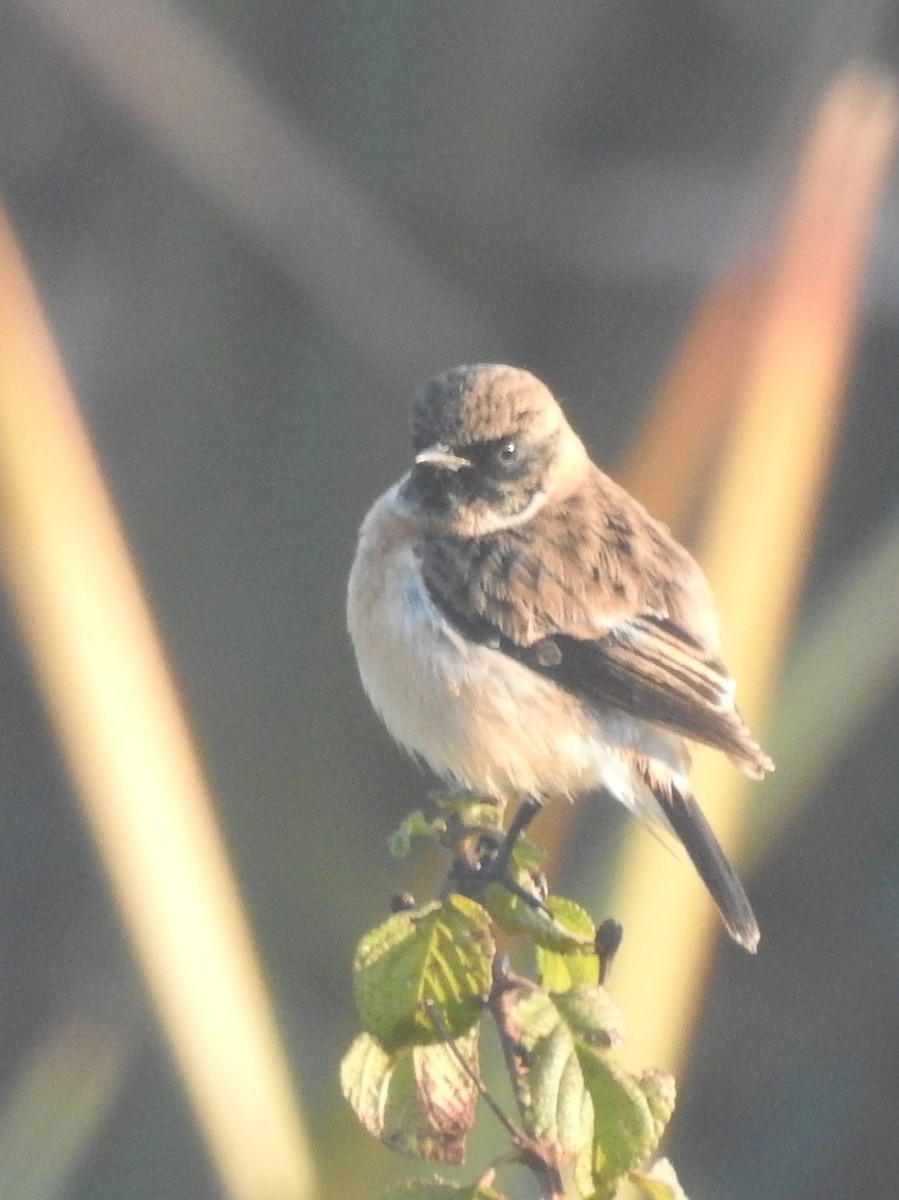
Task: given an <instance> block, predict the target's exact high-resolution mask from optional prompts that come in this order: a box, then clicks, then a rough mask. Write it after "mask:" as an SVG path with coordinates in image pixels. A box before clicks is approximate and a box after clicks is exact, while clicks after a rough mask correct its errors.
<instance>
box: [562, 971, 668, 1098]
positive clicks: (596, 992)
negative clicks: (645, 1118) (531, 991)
mask: <svg viewBox="0 0 899 1200" xmlns="http://www.w3.org/2000/svg"><path fill="white" fill-rule="evenodd" d="M553 1002H554V1003H555V1005H556V1007H557V1008H558V1010H559V1012H560V1013H561V1014H562V1016H563V1017H564V1018H565V1020H566V1021H567V1022H568V1024H569V1026H570V1027H571V1031H572V1033H573V1034H574V1036H575V1038H577V1040H578V1041H581V1042H585V1043H586V1044H587V1045H588V1046H598V1047H601V1048H604V1049H606V1050H608V1049H609V1048H610V1047H611V1046H617V1045H619V1043H621V1042H622V1041H623V1040H624V1024H623V1022H622V1019H621V1014H620V1013H619V1011H618V1009H617V1008H616V1007H615V1005H614V1004H613V1003H612V999H611V997H610V996H609V993H608V992H607V991H606V989H605V988H604V987H601V986H600V984H598V983H578V984H575V985H574V986H573V987H570V988H568V990H567V991H565V992H561V993H559V994H558V995H554V996H553ZM669 1078H670V1077H669ZM669 1115H670V1114H669Z"/></svg>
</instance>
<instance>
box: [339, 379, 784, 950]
mask: <svg viewBox="0 0 899 1200" xmlns="http://www.w3.org/2000/svg"><path fill="white" fill-rule="evenodd" d="M412 431H413V444H414V447H415V452H416V457H415V465H414V466H413V468H412V470H411V471H410V472H409V473H408V474H407V475H406V476H404V478H403V479H402V480H400V482H399V483H398V484H397V485H395V486H394V487H393V488H392V489H391V490H390V491H389V492H388V493H387V494H386V495H385V496H383V497H382V498H381V499H380V500H379V501H378V502H377V503H376V504H375V506H374V508H373V509H372V510H371V512H370V513H369V515H368V517H367V518H366V520H365V523H364V524H363V528H362V533H361V536H360V544H359V550H358V553H357V556H356V561H355V563H354V565H353V571H352V573H351V577H350V591H349V608H348V615H349V626H350V631H351V634H352V637H353V642H354V646H355V649H356V655H357V659H358V662H359V668H360V673H361V675H362V680H363V683H364V685H365V687H366V690H367V691H368V694H369V696H370V698H371V699H372V702H373V703H374V705H375V707H376V709H377V710H378V711H379V712H380V714H381V716H382V717H383V719H384V721H385V723H386V724H387V726H388V728H389V729H390V730H391V732H392V733H393V734H394V736H395V737H396V738H397V740H398V741H400V742H401V743H402V744H403V745H404V746H405V747H406V748H407V749H408V750H410V751H411V752H412V753H413V754H415V755H416V756H418V757H421V758H424V759H425V760H426V761H427V762H428V763H429V764H430V765H431V766H432V767H433V768H434V770H435V771H436V772H437V773H438V774H440V775H442V776H443V777H444V778H446V779H448V780H449V781H451V782H454V783H457V784H459V785H460V786H464V787H469V788H473V789H475V790H478V791H481V792H485V793H491V794H495V795H498V796H501V797H504V798H510V797H513V796H519V797H520V796H524V795H530V796H533V797H535V798H538V799H541V800H548V799H552V798H554V797H558V796H569V797H573V796H576V795H578V794H580V793H582V792H586V791H590V790H595V789H597V788H599V787H605V788H606V789H608V790H609V791H610V792H612V793H613V794H614V795H615V796H616V797H617V798H618V799H620V800H622V801H623V803H625V804H626V805H628V806H629V807H630V808H632V809H634V810H635V811H637V812H640V813H643V814H646V815H653V814H654V815H656V816H661V817H662V819H663V820H664V821H665V822H666V823H667V824H668V825H669V826H670V827H671V828H673V829H674V831H675V832H676V833H677V834H678V836H679V837H680V838H681V840H682V841H683V843H684V845H685V847H686V848H687V851H688V853H689V854H690V857H691V858H692V859H693V861H694V863H695V865H696V866H697V869H698V870H699V873H700V875H701V876H702V878H703V880H704V881H705V883H706V885H707V886H708V888H709V890H710V892H711V894H712V896H713V898H714V899H715V901H716V903H717V904H718V906H719V908H720V910H721V912H722V915H723V917H724V920H725V923H726V924H727V927H728V929H729V930H730V932H731V934H732V935H733V936H734V937H735V938H736V940H737V941H739V942H741V943H742V944H743V945H745V946H746V947H747V948H749V949H754V948H755V946H756V943H757V941H758V927H757V925H756V922H755V918H754V916H753V914H752V910H751V908H750V906H749V902H748V900H747V899H746V896H745V894H744V893H743V890H742V887H741V886H740V883H739V881H738V880H737V878H736V875H735V874H734V872H733V870H732V869H731V867H730V865H729V864H728V862H727V860H726V858H725V857H724V854H723V852H722V851H721V849H720V847H719V846H718V843H717V841H716V840H715V838H714V834H713V833H712V831H711V829H710V828H709V826H708V824H707V823H706V821H705V819H704V817H703V816H702V813H701V811H700V810H699V808H698V805H697V804H696V802H695V800H694V799H693V797H692V794H691V792H690V788H689V783H688V781H687V774H686V771H687V765H688V761H689V759H688V754H687V751H686V747H685V744H684V738H689V739H691V740H693V741H699V742H704V743H706V744H707V745H710V746H713V747H716V748H718V749H720V750H723V751H724V752H725V753H726V754H728V755H729V756H730V758H731V759H732V760H733V761H734V762H735V763H736V764H737V765H738V766H739V767H740V768H741V769H742V770H744V771H745V772H746V773H747V774H749V775H751V776H753V777H755V778H759V777H761V776H762V775H763V774H764V772H765V771H766V770H770V769H771V767H772V763H771V761H770V759H769V758H768V757H767V755H766V754H765V753H764V752H763V751H762V750H761V749H760V748H759V746H758V745H757V743H756V742H755V741H754V740H753V739H752V737H751V735H750V734H749V731H748V730H747V729H746V727H745V725H744V724H743V722H742V720H741V719H740V716H739V714H738V713H737V711H736V709H735V707H734V703H733V693H734V685H733V681H732V680H731V679H730V677H729V675H728V674H727V671H726V669H725V667H724V665H723V664H722V663H721V661H720V659H719V658H718V656H717V646H718V635H717V620H716V615H715V609H714V604H713V601H712V597H711V593H710V591H709V587H708V584H707V582H706V580H705V577H704V576H703V574H702V572H701V571H700V569H699V567H698V566H697V564H696V563H695V562H694V560H693V559H692V558H691V557H690V555H689V554H688V553H687V552H686V550H684V549H683V547H681V546H680V545H679V544H678V543H677V542H675V541H674V539H673V538H672V537H671V535H670V534H669V532H668V530H667V529H666V528H665V527H664V526H663V525H661V524H660V523H659V522H657V521H655V520H653V518H652V517H650V516H649V514H648V513H647V512H646V511H645V509H643V507H642V506H641V505H640V504H638V503H637V501H636V500H634V499H633V498H632V497H631V496H629V495H628V494H627V492H625V491H624V490H623V489H622V488H621V487H619V486H618V484H616V483H615V482H614V481H613V480H611V479H609V478H608V476H606V475H604V474H603V473H602V472H601V471H600V470H599V469H598V468H597V467H596V466H595V465H594V464H593V463H592V462H591V461H590V459H589V457H588V455H587V452H586V450H585V449H584V446H583V444H582V443H581V441H580V439H579V438H578V437H577V435H576V434H575V433H574V432H573V430H572V429H571V427H570V426H569V425H568V422H567V421H566V419H565V416H564V414H563V413H562V410H561V408H560V407H559V405H558V403H557V402H556V400H555V399H554V397H553V396H552V394H551V393H550V392H549V390H548V389H547V388H546V387H545V386H544V385H543V384H542V383H540V381H539V380H537V379H535V378H534V376H533V375H531V374H529V373H528V372H527V371H522V370H518V369H516V368H513V367H505V366H499V365H478V366H467V367H460V368H457V369H456V370H454V371H450V372H448V373H446V374H445V375H441V376H438V377H436V378H435V379H433V380H431V381H430V382H429V383H428V384H426V385H425V387H424V388H423V389H422V391H421V392H420V393H419V395H418V396H417V397H416V400H415V402H414V404H413V409H412Z"/></svg>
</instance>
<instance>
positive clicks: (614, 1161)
mask: <svg viewBox="0 0 899 1200" xmlns="http://www.w3.org/2000/svg"><path fill="white" fill-rule="evenodd" d="M578 1057H579V1060H580V1064H581V1068H582V1070H583V1073H584V1082H585V1084H586V1087H587V1091H588V1092H589V1094H590V1097H591V1099H592V1101H593V1121H594V1126H593V1163H592V1173H593V1180H594V1184H595V1187H596V1192H597V1195H598V1196H607V1195H608V1196H611V1195H614V1193H615V1189H616V1188H617V1186H618V1183H619V1182H620V1181H621V1180H622V1179H623V1178H624V1176H625V1175H627V1173H628V1172H629V1171H633V1170H635V1169H637V1168H638V1167H641V1166H642V1165H643V1163H645V1162H646V1160H647V1159H648V1158H649V1156H650V1155H651V1154H653V1153H654V1152H655V1150H656V1147H657V1146H658V1144H659V1139H660V1137H661V1135H662V1132H663V1129H664V1123H663V1122H661V1121H660V1120H659V1112H654V1111H653V1109H652V1108H651V1107H650V1103H649V1101H648V1100H647V1097H646V1094H645V1092H644V1089H643V1087H642V1086H641V1080H639V1079H636V1078H634V1077H633V1076H632V1075H630V1074H629V1073H628V1072H627V1071H625V1070H624V1068H623V1067H621V1066H620V1065H619V1064H618V1063H616V1062H614V1060H613V1059H612V1058H611V1057H610V1056H609V1055H608V1054H605V1053H603V1052H602V1051H601V1050H597V1049H595V1048H594V1047H592V1046H585V1045H583V1044H580V1045H579V1046H578ZM655 1082H656V1083H658V1080H657V1079H656V1081H655ZM669 1089H670V1091H669V1094H670V1093H671V1091H673V1081H672V1082H670V1083H669ZM672 1106H673V1105H672Z"/></svg>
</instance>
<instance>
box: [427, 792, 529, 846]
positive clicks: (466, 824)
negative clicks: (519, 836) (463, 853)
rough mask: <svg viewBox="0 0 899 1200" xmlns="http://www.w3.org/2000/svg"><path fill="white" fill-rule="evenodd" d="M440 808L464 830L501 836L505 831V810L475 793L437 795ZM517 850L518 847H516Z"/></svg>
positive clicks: (436, 798)
mask: <svg viewBox="0 0 899 1200" xmlns="http://www.w3.org/2000/svg"><path fill="white" fill-rule="evenodd" d="M433 798H434V800H435V802H436V804H437V806H438V808H441V809H443V811H444V812H447V813H450V814H451V815H452V816H453V817H455V819H456V820H457V821H458V823H459V827H460V828H461V829H463V830H470V831H471V832H472V833H477V832H478V831H479V830H481V831H483V832H485V833H495V834H497V835H501V834H502V831H503V809H502V807H501V806H500V805H498V804H496V803H494V801H492V800H485V799H484V797H483V796H478V795H476V794H475V793H473V792H465V793H462V794H459V793H456V794H454V795H451V796H441V795H435V796H434V797H433ZM516 848H517V847H516Z"/></svg>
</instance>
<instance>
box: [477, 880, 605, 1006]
mask: <svg viewBox="0 0 899 1200" xmlns="http://www.w3.org/2000/svg"><path fill="white" fill-rule="evenodd" d="M519 882H520V883H522V885H523V886H527V877H526V876H525V877H524V878H522V879H519ZM485 902H486V904H487V907H488V909H489V911H490V914H491V916H492V917H493V918H494V920H495V921H496V923H497V924H498V925H500V926H501V928H503V929H505V930H506V932H507V933H514V934H527V935H528V936H529V937H530V938H532V939H533V940H534V942H536V944H537V946H538V947H543V948H546V949H548V950H555V951H557V952H558V953H559V954H564V955H571V956H572V957H576V958H578V959H581V960H583V970H584V971H585V972H587V973H590V972H592V974H591V975H590V978H589V982H591V983H595V982H596V981H597V979H598V978H599V959H598V958H597V956H596V953H595V951H594V948H593V942H594V939H595V937H596V926H595V925H594V924H593V921H592V920H591V918H590V914H589V913H588V912H586V910H585V909H583V908H581V907H580V905H579V904H575V902H574V901H573V900H568V899H566V898H565V897H564V896H547V897H546V900H545V901H544V903H545V905H546V908H548V909H549V912H548V913H547V912H544V911H543V909H541V908H535V907H533V906H532V905H530V904H527V903H526V902H525V901H524V900H522V899H521V898H520V897H519V896H513V895H512V893H511V892H510V891H509V890H508V889H507V888H504V887H502V886H501V885H500V884H494V885H492V886H491V887H489V888H488V889H487V896H486V900H485ZM539 962H540V963H546V964H548V962H549V960H548V959H545V958H544V959H539ZM541 975H542V967H541ZM584 982H586V980H585V981H584ZM544 986H546V985H545V984H544ZM550 990H554V989H550ZM560 990H563V989H560Z"/></svg>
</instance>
